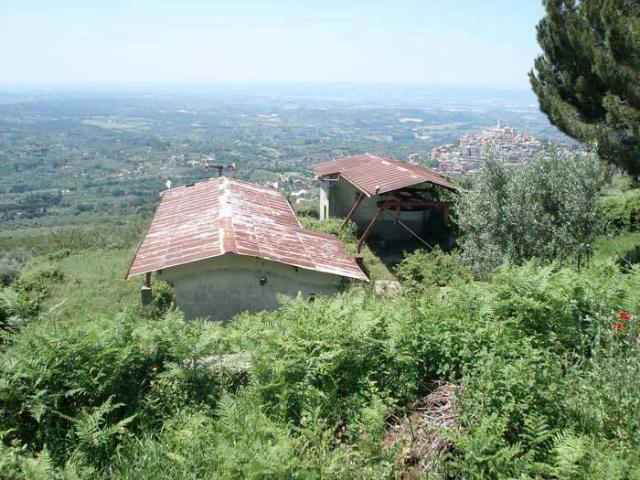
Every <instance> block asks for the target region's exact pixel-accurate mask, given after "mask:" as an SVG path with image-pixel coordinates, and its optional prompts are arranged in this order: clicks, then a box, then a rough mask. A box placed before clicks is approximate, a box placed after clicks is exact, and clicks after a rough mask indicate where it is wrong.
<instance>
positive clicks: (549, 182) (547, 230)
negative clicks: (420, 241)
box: [458, 152, 603, 275]
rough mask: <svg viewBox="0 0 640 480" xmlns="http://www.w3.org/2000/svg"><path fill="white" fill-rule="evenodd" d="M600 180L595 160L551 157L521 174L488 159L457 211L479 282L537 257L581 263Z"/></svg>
mask: <svg viewBox="0 0 640 480" xmlns="http://www.w3.org/2000/svg"><path fill="white" fill-rule="evenodd" d="M602 175H603V168H602V165H601V163H600V162H599V160H598V159H597V158H596V157H595V155H571V156H559V155H558V154H557V153H555V152H549V153H548V154H547V155H544V156H539V157H537V158H535V159H534V160H533V161H531V162H530V163H528V164H527V165H524V166H522V167H508V166H507V165H505V164H504V163H503V162H501V161H500V160H496V159H491V158H490V159H488V160H487V162H486V163H485V164H484V165H483V167H482V169H481V171H480V173H479V175H478V176H477V179H476V181H475V184H474V187H473V188H472V189H471V190H469V191H467V192H464V193H463V195H461V198H460V202H459V205H458V215H459V224H460V226H461V228H462V230H463V231H464V232H465V236H464V237H463V239H462V241H461V246H462V248H463V252H464V254H463V257H464V259H465V260H466V261H467V262H468V263H469V265H471V266H472V267H473V268H474V270H476V271H477V272H478V273H480V274H481V275H486V274H487V273H488V272H490V271H491V270H492V269H493V268H495V267H496V266H498V265H500V264H502V263H504V262H509V263H513V264H517V265H518V264H522V263H523V262H524V261H525V260H527V259H530V258H534V257H535V258H538V259H540V260H542V261H543V262H548V261H551V260H553V259H555V258H559V257H560V258H566V257H570V258H574V259H576V260H577V261H578V263H580V262H581V261H582V260H583V259H585V258H588V256H589V255H590V253H591V251H592V245H593V240H594V237H595V235H596V233H598V227H599V215H600V209H599V206H598V202H599V198H598V192H599V189H600V185H601V183H602V179H603V177H602Z"/></svg>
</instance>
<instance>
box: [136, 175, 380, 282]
mask: <svg viewBox="0 0 640 480" xmlns="http://www.w3.org/2000/svg"><path fill="white" fill-rule="evenodd" d="M225 253H235V254H239V255H247V256H252V257H260V258H264V259H266V260H271V261H274V262H279V263H285V264H287V265H293V266H296V267H300V268H304V269H307V270H315V271H318V272H326V273H332V274H335V275H341V276H344V277H350V278H356V279H359V280H367V277H366V275H365V274H364V273H363V272H362V270H360V268H359V267H358V265H357V264H356V262H355V260H354V259H353V258H352V257H350V256H349V255H348V254H347V252H346V251H345V249H344V247H343V246H342V244H341V243H340V241H339V240H338V239H337V238H335V237H333V236H331V235H323V234H319V233H314V232H310V231H307V230H304V229H303V228H302V226H301V225H300V222H298V219H297V218H296V216H295V214H294V213H293V210H292V209H291V206H290V205H289V202H287V200H286V199H285V198H284V196H283V195H282V194H280V193H279V192H276V191H274V190H270V189H268V188H264V187H259V186H257V185H253V184H250V183H246V182H242V181H239V180H234V179H230V178H226V177H220V178H216V179H211V180H208V181H204V182H200V183H196V184H195V185H193V186H191V187H178V188H172V189H170V190H167V191H165V192H164V193H163V195H162V198H161V199H160V204H159V205H158V208H157V209H156V212H155V214H154V216H153V220H152V221H151V225H150V227H149V230H148V231H147V234H146V235H145V237H144V239H143V240H142V243H141V244H140V247H139V248H138V251H137V252H136V254H135V257H134V259H133V262H132V264H131V267H130V268H129V272H128V273H127V278H129V277H132V276H134V275H139V274H142V273H147V272H153V271H156V270H160V269H164V268H169V267H175V266H177V265H184V264H187V263H192V262H197V261H199V260H204V259H207V258H212V257H217V256H219V255H223V254H225Z"/></svg>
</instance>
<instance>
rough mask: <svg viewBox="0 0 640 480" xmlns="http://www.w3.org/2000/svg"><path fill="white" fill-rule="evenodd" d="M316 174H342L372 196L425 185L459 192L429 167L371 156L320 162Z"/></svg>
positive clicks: (314, 169) (355, 156) (367, 154)
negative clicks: (430, 184) (427, 183)
mask: <svg viewBox="0 0 640 480" xmlns="http://www.w3.org/2000/svg"><path fill="white" fill-rule="evenodd" d="M313 171H314V172H315V174H316V175H317V176H319V177H324V176H325V175H334V174H340V176H342V177H343V178H344V179H345V180H347V181H348V182H349V183H351V184H353V185H354V186H355V187H356V188H358V189H359V190H360V191H361V192H363V193H364V194H365V195H367V196H369V197H371V196H373V195H377V194H381V193H387V192H392V191H394V190H398V189H400V188H406V187H411V186H412V185H417V184H419V183H424V182H431V183H433V184H435V185H440V186H441V187H444V188H447V189H449V190H453V191H457V190H458V189H457V188H456V187H455V185H453V184H452V183H451V182H449V181H448V180H446V179H445V178H443V177H441V176H440V175H438V174H437V173H435V172H432V171H431V170H429V169H428V168H424V167H421V166H420V165H414V164H412V163H407V162H401V161H399V160H394V159H392V158H388V157H381V156H378V155H373V154H371V153H363V154H361V155H353V156H351V157H345V158H340V159H338V160H331V161H329V162H324V163H319V164H318V165H316V166H314V167H313Z"/></svg>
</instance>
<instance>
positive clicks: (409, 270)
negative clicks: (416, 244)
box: [396, 248, 474, 293]
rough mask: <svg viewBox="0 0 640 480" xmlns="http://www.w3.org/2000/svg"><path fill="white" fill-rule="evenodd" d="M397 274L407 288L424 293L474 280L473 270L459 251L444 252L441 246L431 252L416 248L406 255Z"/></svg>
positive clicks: (398, 267) (399, 265)
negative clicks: (464, 261) (463, 259)
mask: <svg viewBox="0 0 640 480" xmlns="http://www.w3.org/2000/svg"><path fill="white" fill-rule="evenodd" d="M396 275H397V276H398V279H399V280H400V281H401V282H402V283H403V285H404V287H405V289H408V290H411V291H412V292H414V293H424V292H425V291H426V290H427V289H429V288H434V287H436V288H437V287H445V286H447V285H452V284H463V283H467V282H470V281H472V280H473V278H474V276H473V273H472V272H471V270H469V268H467V267H466V265H464V263H463V262H462V259H461V258H460V255H458V254H457V253H444V252H443V251H442V250H440V249H439V248H436V249H434V250H432V251H430V252H427V251H425V250H416V251H415V252H413V253H410V254H408V255H405V257H404V259H403V260H402V262H400V264H398V266H397V267H396Z"/></svg>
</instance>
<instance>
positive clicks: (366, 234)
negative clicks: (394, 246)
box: [356, 208, 384, 253]
mask: <svg viewBox="0 0 640 480" xmlns="http://www.w3.org/2000/svg"><path fill="white" fill-rule="evenodd" d="M383 213H384V208H381V209H380V210H378V213H376V216H375V217H373V218H372V219H371V222H370V223H369V225H367V228H366V229H365V231H364V233H363V234H362V237H360V240H358V248H357V249H356V252H357V253H360V251H361V250H362V246H363V245H364V242H366V241H367V238H368V237H369V235H370V234H371V230H373V227H375V226H376V223H378V221H379V220H380V217H382V214H383Z"/></svg>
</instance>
